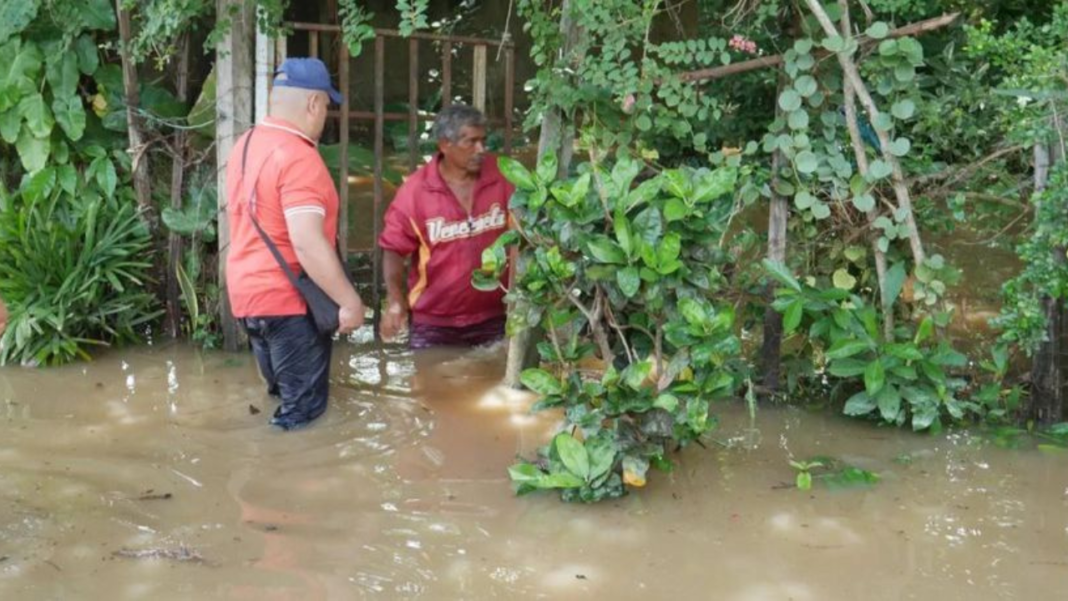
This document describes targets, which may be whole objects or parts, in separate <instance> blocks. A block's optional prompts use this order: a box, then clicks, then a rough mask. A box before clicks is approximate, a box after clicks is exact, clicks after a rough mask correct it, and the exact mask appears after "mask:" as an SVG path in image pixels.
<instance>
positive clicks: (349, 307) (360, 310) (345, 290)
mask: <svg viewBox="0 0 1068 601" xmlns="http://www.w3.org/2000/svg"><path fill="white" fill-rule="evenodd" d="M286 227H287V228H288V229H289V239H290V241H292V242H293V249H294V250H295V251H296V253H297V260H298V261H300V266H301V267H302V268H303V269H304V271H305V273H307V274H308V277H310V278H311V279H312V281H314V282H315V283H316V284H318V285H319V287H320V288H322V289H323V292H325V293H326V294H327V296H329V297H330V298H331V299H333V300H334V302H335V303H337V304H338V307H339V310H338V321H339V322H340V324H341V325H340V327H339V328H338V332H339V333H341V334H348V333H349V332H351V331H353V330H355V329H356V328H358V327H360V326H361V325H363V318H364V306H363V301H362V300H361V299H360V295H359V294H358V293H357V292H356V289H355V288H353V287H352V284H350V283H349V280H348V278H346V277H345V271H344V267H343V266H342V265H341V261H339V260H338V257H337V254H336V253H335V252H334V246H333V244H331V243H330V241H329V240H327V239H326V236H324V235H323V217H322V215H319V214H317V213H309V212H303V213H294V214H291V215H287V216H286Z"/></svg>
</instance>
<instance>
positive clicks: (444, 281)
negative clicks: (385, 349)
mask: <svg viewBox="0 0 1068 601" xmlns="http://www.w3.org/2000/svg"><path fill="white" fill-rule="evenodd" d="M434 135H435V137H436V138H437V141H438V153H437V155H436V156H435V157H434V159H433V160H432V161H431V162H430V163H429V164H427V165H424V166H423V167H421V168H419V169H418V170H417V171H416V172H415V173H413V174H412V175H411V176H410V177H409V178H408V179H407V181H405V182H404V185H402V186H401V187H400V189H399V190H397V195H396V197H395V198H394V199H393V202H392V203H391V204H390V206H389V210H387V211H386V218H385V228H384V229H383V230H382V234H381V236H379V238H378V244H379V246H381V247H382V250H383V254H382V266H383V271H384V275H385V279H386V291H387V295H388V299H389V301H388V302H389V306H388V308H387V309H386V314H385V316H384V317H383V319H382V326H381V334H382V337H383V338H384V339H386V340H389V339H391V338H393V337H394V336H396V335H397V334H398V333H399V332H400V331H401V330H402V329H403V328H404V326H405V325H406V324H408V322H409V313H410V314H411V315H410V322H411V324H410V330H411V331H410V336H409V344H410V345H411V346H412V348H426V347H431V346H476V345H480V344H486V343H488V342H493V341H495V340H498V339H500V338H502V337H503V336H504V322H505V305H504V293H503V292H502V291H500V290H496V291H493V292H482V291H479V290H476V289H475V288H474V287H473V286H472V285H471V273H472V272H473V271H474V270H476V269H478V268H479V267H480V266H481V265H482V251H483V250H484V249H485V248H486V247H487V246H489V245H491V244H493V242H494V241H495V240H496V239H497V237H498V236H500V235H501V233H503V232H504V230H505V229H506V228H507V227H508V199H509V198H511V196H512V191H513V187H512V185H511V184H510V183H509V182H508V180H506V179H504V176H502V175H501V172H500V171H499V170H498V169H497V157H495V156H493V155H491V154H489V153H488V152H486V122H485V118H484V117H483V116H482V113H480V112H479V111H478V110H476V109H474V108H471V107H469V106H464V105H451V106H448V107H446V108H444V109H442V111H441V112H440V113H439V114H438V116H437V119H436V120H435V121H434ZM408 257H411V259H412V260H411V262H412V265H411V269H408V268H407V267H406V265H405V261H406V259H407V258H408ZM406 271H407V272H408V273H407V277H405V272H406ZM405 279H407V283H406V282H405Z"/></svg>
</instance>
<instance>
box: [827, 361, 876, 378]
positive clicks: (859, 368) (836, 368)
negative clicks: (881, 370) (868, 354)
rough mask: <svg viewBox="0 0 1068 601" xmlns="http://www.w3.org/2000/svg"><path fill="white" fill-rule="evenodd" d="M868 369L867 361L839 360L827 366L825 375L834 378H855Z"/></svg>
mask: <svg viewBox="0 0 1068 601" xmlns="http://www.w3.org/2000/svg"><path fill="white" fill-rule="evenodd" d="M867 368H868V362H867V361H861V360H860V359H839V360H837V361H832V362H831V364H830V365H829V366H827V373H829V374H831V375H832V376H834V377H836V378H855V377H857V376H859V375H861V374H863V373H864V370H865V369H867Z"/></svg>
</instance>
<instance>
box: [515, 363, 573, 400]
mask: <svg viewBox="0 0 1068 601" xmlns="http://www.w3.org/2000/svg"><path fill="white" fill-rule="evenodd" d="M519 381H520V382H522V383H523V386H526V387H527V388H529V389H530V390H533V391H534V392H536V393H538V394H541V395H556V394H562V393H563V392H564V387H563V385H562V384H561V383H560V379H559V378H557V377H556V376H554V375H552V374H551V373H549V372H547V371H545V370H544V369H539V368H536V367H532V368H530V369H524V370H523V373H521V374H520V375H519Z"/></svg>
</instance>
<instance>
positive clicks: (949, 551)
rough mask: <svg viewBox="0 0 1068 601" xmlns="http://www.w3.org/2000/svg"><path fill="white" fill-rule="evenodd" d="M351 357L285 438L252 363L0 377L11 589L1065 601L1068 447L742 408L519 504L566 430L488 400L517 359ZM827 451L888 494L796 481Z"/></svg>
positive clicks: (1, 501)
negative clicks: (514, 476)
mask: <svg viewBox="0 0 1068 601" xmlns="http://www.w3.org/2000/svg"><path fill="white" fill-rule="evenodd" d="M335 358H336V364H335V366H334V372H333V373H334V381H333V387H332V399H331V407H330V409H329V411H328V412H327V414H326V415H325V416H324V417H323V418H322V419H321V420H320V421H319V422H317V423H316V424H315V425H313V426H312V427H310V428H308V429H306V430H303V431H298V432H292V433H282V432H279V431H277V430H274V429H271V428H269V427H268V426H267V425H266V419H267V416H268V415H269V413H270V411H271V410H273V405H272V402H271V400H270V399H269V398H268V397H267V396H266V395H265V394H264V391H263V387H262V385H261V384H260V382H259V379H258V376H257V373H256V371H255V367H254V364H253V361H252V358H251V356H248V355H227V354H222V353H202V352H199V351H196V350H194V349H192V348H190V347H186V346H181V345H176V346H162V347H154V348H148V347H138V348H131V349H125V350H117V351H112V352H110V353H108V354H106V355H105V356H103V357H101V358H99V359H98V360H97V361H95V362H93V363H91V364H82V365H74V366H69V367H64V368H59V369H48V370H32V369H20V368H4V369H0V403H2V405H0V411H2V412H0V418H2V419H0V438H2V439H3V441H4V443H3V446H2V447H0V599H18V600H25V599H108V600H113V599H154V600H155V599H164V600H167V599H249V600H264V599H285V600H288V599H293V600H299V601H314V600H326V599H329V600H334V599H450V600H451V599H496V598H503V599H510V600H517V599H724V600H739V601H742V600H745V601H749V600H754V601H756V600H788V599H792V600H795V601H806V600H830V601H837V600H842V601H845V600H850V601H852V600H858V599H860V600H869V599H874V600H881V599H938V600H939V601H948V600H952V599H962V600H963V599H967V600H986V599H1063V598H1064V595H1065V588H1064V587H1065V585H1066V583H1068V455H1064V454H1044V453H1040V452H1038V451H1031V450H1028V451H1012V450H1006V449H1002V448H999V447H996V446H994V445H992V444H990V443H988V442H985V441H984V440H983V439H981V438H979V437H976V436H972V435H969V434H967V433H953V434H948V435H944V436H935V437H932V436H926V435H913V434H911V433H908V432H901V431H897V430H891V429H882V428H876V427H873V426H871V425H869V424H863V423H858V422H855V421H848V420H845V419H843V418H838V417H833V416H830V417H829V416H825V415H821V414H811V413H807V412H804V411H801V410H797V409H783V408H761V409H759V410H758V411H757V413H756V415H755V418H754V419H752V420H751V419H750V416H749V414H748V412H747V411H746V409H745V407H743V406H738V405H725V406H720V407H717V408H716V412H717V413H718V414H719V415H720V416H721V418H722V422H723V424H722V427H721V428H720V429H719V430H718V431H717V432H716V433H715V436H714V437H713V438H714V440H713V441H710V443H709V445H708V448H707V449H702V448H700V447H691V448H689V449H687V450H685V451H683V452H682V453H681V455H680V456H678V457H677V459H678V467H677V469H676V470H675V471H674V472H672V473H671V474H663V473H659V472H658V473H653V474H652V475H651V478H650V484H649V486H648V488H646V489H645V490H642V491H639V492H638V493H636V494H631V495H629V496H628V497H625V498H623V499H619V500H615V501H609V502H606V503H603V504H600V505H596V506H580V505H567V504H563V503H561V502H560V501H559V500H558V498H557V497H556V496H555V495H552V494H543V495H535V496H529V497H523V498H516V497H514V496H513V495H512V493H511V490H510V487H509V483H508V480H507V476H506V468H507V466H508V465H509V464H510V462H511V461H512V460H513V458H514V456H515V454H516V453H517V452H520V453H525V452H530V451H532V450H533V449H535V448H536V447H537V446H538V445H540V444H543V443H544V442H545V441H546V440H547V438H548V437H549V436H550V434H551V432H552V428H553V427H554V426H555V423H554V419H553V418H552V417H551V416H549V417H539V418H532V417H530V416H529V415H528V414H527V411H526V408H527V406H528V405H529V403H530V399H529V397H526V396H524V395H521V394H517V393H506V392H503V391H501V390H500V389H498V388H497V387H496V383H497V381H498V380H499V378H500V376H501V373H502V371H503V351H502V349H499V348H498V349H482V350H475V351H469V352H466V353H460V352H453V351H437V352H431V353H424V354H420V355H418V356H415V357H413V355H412V354H411V353H409V352H407V351H404V350H400V349H385V350H382V349H376V348H375V347H373V346H372V345H370V344H369V343H367V342H366V341H363V342H339V343H338V344H337V347H336V351H335ZM257 411H258V413H256V412H257ZM814 455H833V456H834V457H836V458H838V459H840V460H843V461H846V462H848V463H850V464H852V465H856V466H859V467H862V468H865V469H868V470H872V471H875V472H877V473H879V474H880V475H881V481H880V482H879V483H878V484H877V485H875V486H874V487H871V488H865V489H847V490H837V491H832V490H828V489H827V488H826V487H821V486H816V487H815V488H814V489H813V490H811V491H807V492H806V491H801V490H798V489H796V488H790V487H788V486H784V484H788V483H789V482H791V481H792V480H793V476H794V474H793V470H792V468H791V467H790V466H789V465H788V460H790V459H807V458H809V457H811V456H814Z"/></svg>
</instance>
